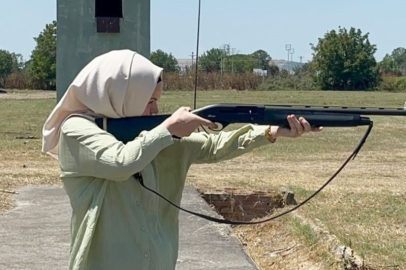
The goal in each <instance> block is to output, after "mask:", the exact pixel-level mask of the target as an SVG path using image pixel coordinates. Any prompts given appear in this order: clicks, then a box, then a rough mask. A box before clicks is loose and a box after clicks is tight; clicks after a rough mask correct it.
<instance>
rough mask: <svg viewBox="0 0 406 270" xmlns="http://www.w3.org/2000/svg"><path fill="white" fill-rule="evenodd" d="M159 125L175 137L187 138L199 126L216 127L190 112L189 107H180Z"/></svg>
mask: <svg viewBox="0 0 406 270" xmlns="http://www.w3.org/2000/svg"><path fill="white" fill-rule="evenodd" d="M161 125H163V126H164V127H166V128H167V129H168V131H169V132H170V133H171V134H172V135H173V136H176V137H187V136H189V135H190V134H192V133H193V132H194V131H195V130H196V129H197V128H198V127H199V126H200V125H203V126H207V127H209V128H212V129H215V128H217V125H216V124H215V123H213V122H211V121H210V120H207V119H204V118H202V117H200V116H198V115H196V114H194V113H192V112H191V108H189V107H181V108H179V109H178V110H177V111H176V112H174V113H173V114H172V115H171V116H170V117H169V118H167V119H166V120H165V121H164V122H163V123H162V124H161Z"/></svg>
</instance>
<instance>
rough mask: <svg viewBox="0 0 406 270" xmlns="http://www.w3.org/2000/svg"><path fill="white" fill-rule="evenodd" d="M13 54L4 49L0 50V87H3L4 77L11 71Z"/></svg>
mask: <svg viewBox="0 0 406 270" xmlns="http://www.w3.org/2000/svg"><path fill="white" fill-rule="evenodd" d="M13 64H14V63H13V56H12V54H11V53H10V52H8V51H6V50H0V87H4V85H5V83H6V78H7V77H8V76H9V75H10V74H11V73H12V72H13Z"/></svg>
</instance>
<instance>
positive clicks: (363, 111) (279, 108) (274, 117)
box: [96, 103, 406, 143]
mask: <svg viewBox="0 0 406 270" xmlns="http://www.w3.org/2000/svg"><path fill="white" fill-rule="evenodd" d="M192 113H195V114H197V115H199V116H201V117H203V118H206V119H208V120H210V121H212V122H215V123H216V124H217V125H218V126H219V129H216V130H213V131H221V130H223V129H224V128H226V127H227V126H228V125H230V124H244V123H246V124H248V123H249V124H257V125H275V126H281V127H289V124H288V122H287V119H286V118H287V116H288V115H290V114H294V115H295V116H296V117H297V118H299V117H304V118H305V119H306V120H307V121H308V122H309V124H310V125H311V126H312V127H320V126H323V127H357V126H368V125H371V124H372V120H371V119H370V118H369V117H365V115H380V116H406V110H405V109H403V108H379V107H339V106H306V105H263V104H230V103H219V104H211V105H207V106H204V107H202V108H199V109H196V110H194V111H192ZM170 116H171V114H162V115H153V116H134V117H125V118H117V119H116V118H102V117H100V118H96V124H97V125H98V126H99V127H100V128H102V129H105V130H106V131H107V132H109V133H111V134H112V135H113V136H115V137H116V139H117V140H120V141H122V142H124V143H127V142H128V141H131V140H133V139H134V138H136V137H137V136H138V134H140V133H141V132H142V131H143V130H151V129H153V128H155V127H156V126H158V125H159V124H161V123H162V122H163V121H164V120H165V119H167V118H168V117H170Z"/></svg>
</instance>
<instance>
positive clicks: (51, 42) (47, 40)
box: [29, 21, 56, 90]
mask: <svg viewBox="0 0 406 270" xmlns="http://www.w3.org/2000/svg"><path fill="white" fill-rule="evenodd" d="M34 40H35V41H36V42H37V45H36V47H35V48H34V50H33V51H32V55H31V61H30V64H29V74H30V79H31V83H32V84H33V86H34V87H35V88H41V89H45V90H55V89H56V21H53V22H52V23H51V24H47V25H46V26H45V29H44V30H43V31H42V32H41V33H40V34H39V36H38V37H36V38H34Z"/></svg>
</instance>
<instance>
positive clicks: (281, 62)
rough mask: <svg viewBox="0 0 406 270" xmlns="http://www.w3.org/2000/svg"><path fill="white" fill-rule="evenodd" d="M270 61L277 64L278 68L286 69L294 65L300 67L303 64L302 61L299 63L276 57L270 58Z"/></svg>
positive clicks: (290, 68)
mask: <svg viewBox="0 0 406 270" xmlns="http://www.w3.org/2000/svg"><path fill="white" fill-rule="evenodd" d="M271 63H272V64H274V65H276V66H278V67H279V69H286V70H292V69H293V68H295V67H300V66H302V65H304V63H299V62H295V61H293V62H288V61H286V60H278V59H272V60H271Z"/></svg>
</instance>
